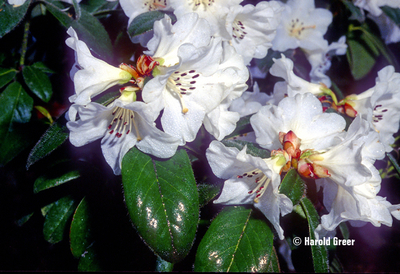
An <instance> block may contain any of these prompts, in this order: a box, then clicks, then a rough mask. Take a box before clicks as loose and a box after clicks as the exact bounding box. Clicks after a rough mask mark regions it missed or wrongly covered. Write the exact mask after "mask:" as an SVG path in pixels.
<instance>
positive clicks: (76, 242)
mask: <svg viewBox="0 0 400 274" xmlns="http://www.w3.org/2000/svg"><path fill="white" fill-rule="evenodd" d="M89 214H90V212H89V206H88V203H87V202H86V199H85V198H83V199H82V201H81V202H80V203H79V205H78V207H77V208H76V210H75V213H74V216H73V217H72V222H71V228H70V232H69V244H70V248H71V252H72V255H74V257H75V258H79V257H80V256H81V255H82V254H83V253H84V252H85V251H86V250H87V248H88V247H89V245H90V243H91V242H92V239H91V238H92V237H91V232H90V222H89V216H90V215H89Z"/></svg>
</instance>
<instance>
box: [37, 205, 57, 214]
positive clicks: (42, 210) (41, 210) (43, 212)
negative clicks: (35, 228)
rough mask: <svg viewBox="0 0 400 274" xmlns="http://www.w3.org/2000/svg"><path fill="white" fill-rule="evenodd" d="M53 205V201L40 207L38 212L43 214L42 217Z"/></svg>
mask: <svg viewBox="0 0 400 274" xmlns="http://www.w3.org/2000/svg"><path fill="white" fill-rule="evenodd" d="M53 205H54V203H52V204H48V205H45V206H44V207H42V208H41V209H40V212H41V213H42V216H43V217H45V216H46V214H47V213H49V211H50V208H52V207H53Z"/></svg>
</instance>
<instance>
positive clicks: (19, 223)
mask: <svg viewBox="0 0 400 274" xmlns="http://www.w3.org/2000/svg"><path fill="white" fill-rule="evenodd" d="M32 215H33V212H32V213H29V214H28V215H25V216H23V217H22V218H19V219H18V220H17V221H16V224H17V226H23V225H24V224H25V223H26V222H27V221H29V219H30V218H31V217H32Z"/></svg>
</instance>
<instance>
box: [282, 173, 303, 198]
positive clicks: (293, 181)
mask: <svg viewBox="0 0 400 274" xmlns="http://www.w3.org/2000/svg"><path fill="white" fill-rule="evenodd" d="M279 192H280V193H283V194H285V195H286V196H287V197H289V199H290V200H292V203H293V205H297V204H298V203H299V202H300V199H301V198H303V196H305V194H306V184H305V182H304V181H303V179H301V177H300V175H299V174H298V173H297V171H296V170H295V169H291V170H289V172H288V173H287V174H286V175H285V177H284V178H283V180H282V183H281V185H280V186H279Z"/></svg>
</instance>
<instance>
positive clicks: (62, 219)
mask: <svg viewBox="0 0 400 274" xmlns="http://www.w3.org/2000/svg"><path fill="white" fill-rule="evenodd" d="M75 207H76V205H75V201H74V200H73V199H72V198H71V197H69V196H66V197H63V198H61V199H60V200H58V201H56V202H54V205H53V206H52V207H51V208H50V210H49V212H48V213H47V214H46V217H45V220H44V224H43V235H44V239H45V240H46V241H48V242H49V243H52V244H55V243H58V242H60V241H62V239H63V237H64V232H65V228H66V225H67V222H68V220H69V218H70V217H71V215H72V214H73V213H74V210H75Z"/></svg>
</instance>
